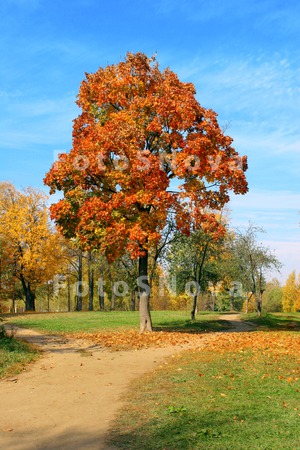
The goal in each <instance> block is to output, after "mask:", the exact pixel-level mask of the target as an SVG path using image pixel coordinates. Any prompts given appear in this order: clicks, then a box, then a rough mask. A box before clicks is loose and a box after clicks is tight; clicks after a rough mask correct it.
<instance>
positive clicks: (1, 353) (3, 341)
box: [0, 330, 39, 378]
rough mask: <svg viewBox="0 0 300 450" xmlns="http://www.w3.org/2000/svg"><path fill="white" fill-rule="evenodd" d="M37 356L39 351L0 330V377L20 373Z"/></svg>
mask: <svg viewBox="0 0 300 450" xmlns="http://www.w3.org/2000/svg"><path fill="white" fill-rule="evenodd" d="M0 331H1V330H0ZM38 357H39V352H38V351H37V350H35V349H34V348H32V347H30V346H29V345H27V344H25V343H24V342H20V341H18V340H17V339H14V338H13V337H7V336H5V334H4V333H3V332H0V378H4V377H8V376H12V375H16V374H18V373H20V372H21V371H22V370H23V369H24V367H25V366H26V365H27V364H29V363H30V362H32V361H35V360H36V359H37V358H38Z"/></svg>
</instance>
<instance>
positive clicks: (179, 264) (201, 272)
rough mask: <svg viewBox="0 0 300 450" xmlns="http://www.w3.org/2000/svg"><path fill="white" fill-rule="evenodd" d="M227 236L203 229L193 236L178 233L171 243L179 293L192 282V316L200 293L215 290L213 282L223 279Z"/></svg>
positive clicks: (170, 263) (170, 254)
mask: <svg viewBox="0 0 300 450" xmlns="http://www.w3.org/2000/svg"><path fill="white" fill-rule="evenodd" d="M224 239H225V237H224V236H223V235H221V236H220V237H219V239H214V237H213V236H212V235H211V234H210V233H208V232H206V233H205V232H204V231H202V230H199V231H194V232H192V233H191V234H190V236H185V235H182V234H178V236H177V238H176V239H175V240H174V242H173V243H172V244H171V245H170V247H169V252H168V255H167V259H168V266H169V267H168V268H169V273H170V276H171V277H175V279H176V284H177V289H178V293H179V294H182V293H184V291H185V289H186V286H187V285H189V286H191V289H189V291H190V294H191V296H192V297H193V301H192V311H191V320H195V314H196V310H197V300H198V296H199V293H200V292H208V293H210V294H211V291H212V290H213V289H212V286H213V285H214V284H216V283H217V282H218V281H220V279H221V278H220V277H221V274H220V265H219V262H220V260H221V259H222V253H223V251H224ZM191 282H192V284H191ZM192 286H194V287H192ZM209 286H210V289H208V288H209Z"/></svg>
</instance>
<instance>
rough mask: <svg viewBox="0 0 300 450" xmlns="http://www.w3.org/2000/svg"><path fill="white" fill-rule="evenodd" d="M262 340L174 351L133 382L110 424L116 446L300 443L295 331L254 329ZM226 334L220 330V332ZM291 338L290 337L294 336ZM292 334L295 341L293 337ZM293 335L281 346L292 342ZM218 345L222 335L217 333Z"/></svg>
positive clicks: (170, 449) (148, 449)
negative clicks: (272, 345)
mask: <svg viewBox="0 0 300 450" xmlns="http://www.w3.org/2000/svg"><path fill="white" fill-rule="evenodd" d="M251 335H253V337H254V338H255V339H261V345H258V346H257V345H256V346H254V348H251V345H250V346H249V345H248V344H247V345H242V344H241V345H240V346H237V345H234V346H233V347H234V348H233V349H230V346H231V345H232V344H231V342H230V336H229V335H228V339H227V341H228V348H226V349H225V350H224V351H221V350H220V351H218V349H215V348H210V349H208V350H205V349H204V350H201V351H189V352H185V353H182V354H181V355H178V356H175V357H173V358H172V359H171V360H169V361H168V364H165V365H164V366H163V367H162V368H160V369H159V370H156V371H155V372H154V373H152V374H150V375H147V376H145V377H143V378H141V379H139V380H138V381H135V384H134V386H132V389H131V391H130V394H129V395H128V397H127V404H126V406H125V407H124V408H123V410H122V411H121V413H120V414H119V417H118V419H117V421H116V423H115V424H114V425H113V430H112V440H111V443H112V444H114V445H115V446H117V448H120V449H130V450H135V449H136V450H138V449H140V448H141V443H143V444H142V447H143V449H144V450H154V449H157V450H158V449H159V450H160V449H161V450H163V449H166V450H180V449H184V450H187V449H190V450H196V449H207V448H211V449H222V450H226V449H230V450H231V449H234V450H239V449H249V450H250V449H251V450H253V449H261V450H266V449H272V450H273V449H300V439H299V426H300V385H299V378H300V370H299V356H298V354H299V353H298V354H297V351H298V352H299V336H298V337H297V336H296V335H295V333H293V338H295V340H294V341H295V343H296V337H297V339H298V341H297V342H298V344H297V345H298V347H297V350H296V351H295V352H294V353H292V354H291V353H289V354H287V352H286V351H285V350H283V349H282V347H281V346H284V344H285V339H286V338H287V335H288V333H285V332H283V333H280V335H277V337H276V339H277V342H278V345H277V347H276V349H275V348H274V349H272V348H270V343H272V339H273V337H272V336H273V335H272V333H270V334H269V335H268V338H269V341H268V344H264V342H265V341H264V336H266V333H251ZM224 337H225V335H224ZM289 339H292V338H291V337H290V338H289ZM294 341H292V342H294ZM290 344H291V342H290V341H289V343H288V342H287V343H286V345H287V346H289V347H290ZM220 347H221V349H222V340H221V338H220Z"/></svg>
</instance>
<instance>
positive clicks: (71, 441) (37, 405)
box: [0, 329, 206, 450]
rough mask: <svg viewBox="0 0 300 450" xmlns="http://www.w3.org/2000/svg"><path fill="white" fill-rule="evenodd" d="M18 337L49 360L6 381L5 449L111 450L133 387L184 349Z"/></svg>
mask: <svg viewBox="0 0 300 450" xmlns="http://www.w3.org/2000/svg"><path fill="white" fill-rule="evenodd" d="M16 336H17V337H19V338H20V339H24V340H26V341H28V342H30V343H32V344H34V345H36V346H38V347H40V348H41V349H42V350H43V352H44V355H43V357H42V358H41V359H40V360H39V361H38V362H37V363H35V364H33V365H32V366H31V367H30V369H29V370H28V371H26V372H24V373H22V374H20V375H17V376H16V377H13V378H10V379H7V380H2V381H1V382H0V399H1V416H0V448H1V449H5V450H36V449H42V450H50V449H51V450H55V449H60V450H71V449H72V450H76V449H85V450H94V449H95V450H101V449H106V450H109V449H110V448H111V447H109V446H107V445H106V443H105V435H106V433H107V430H108V428H109V425H110V423H111V421H112V420H113V418H114V417H115V415H116V412H117V410H118V409H119V408H120V407H121V405H122V403H121V401H120V397H121V395H122V393H123V392H125V391H126V388H127V386H128V384H129V383H130V382H131V381H132V380H134V379H135V378H137V377H138V376H139V375H141V374H143V373H145V372H147V371H149V370H151V369H153V368H155V367H157V366H158V365H160V364H164V358H165V357H167V356H170V355H172V354H175V353H176V352H178V351H180V350H183V348H184V347H179V346H178V347H168V348H149V349H146V350H139V351H120V352H110V351H108V350H107V349H103V348H100V347H99V346H95V345H91V343H90V342H87V341H81V340H71V339H65V338H61V337H58V336H45V335H42V334H40V333H38V332H36V331H32V330H24V329H18V330H17V334H16ZM205 339H206V338H202V339H201V340H199V345H200V344H201V345H205ZM193 345H194V346H195V343H194V344H193Z"/></svg>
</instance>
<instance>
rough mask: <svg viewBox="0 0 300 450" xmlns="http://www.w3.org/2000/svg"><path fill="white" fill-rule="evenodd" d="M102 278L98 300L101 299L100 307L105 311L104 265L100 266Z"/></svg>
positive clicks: (99, 284)
mask: <svg viewBox="0 0 300 450" xmlns="http://www.w3.org/2000/svg"><path fill="white" fill-rule="evenodd" d="M99 274H100V278H99V281H98V300H99V309H100V311H104V287H103V285H104V282H103V275H104V271H103V269H102V267H100V272H99Z"/></svg>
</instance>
